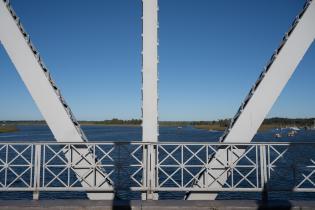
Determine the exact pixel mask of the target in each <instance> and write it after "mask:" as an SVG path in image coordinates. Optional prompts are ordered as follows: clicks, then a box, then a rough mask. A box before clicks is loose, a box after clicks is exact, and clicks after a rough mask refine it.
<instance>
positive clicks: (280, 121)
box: [0, 117, 315, 127]
mask: <svg viewBox="0 0 315 210" xmlns="http://www.w3.org/2000/svg"><path fill="white" fill-rule="evenodd" d="M314 122H315V118H295V119H292V118H281V117H274V118H268V119H265V120H264V122H263V125H277V126H278V127H284V126H293V125H295V126H298V127H310V126H313V125H314ZM0 123H1V124H7V125H43V124H46V122H45V121H44V120H36V121H28V120H22V121H0ZM79 123H80V124H82V125H141V123H142V120H141V119H131V120H122V119H118V118H113V119H111V120H103V121H79ZM229 124H230V119H220V120H212V121H160V122H159V125H161V126H198V125H217V126H220V127H227V126H228V125H229Z"/></svg>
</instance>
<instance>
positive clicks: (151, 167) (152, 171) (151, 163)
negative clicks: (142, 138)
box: [146, 143, 159, 200]
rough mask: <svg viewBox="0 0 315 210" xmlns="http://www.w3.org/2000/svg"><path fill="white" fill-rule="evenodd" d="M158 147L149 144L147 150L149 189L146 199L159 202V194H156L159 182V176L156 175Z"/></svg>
mask: <svg viewBox="0 0 315 210" xmlns="http://www.w3.org/2000/svg"><path fill="white" fill-rule="evenodd" d="M156 152H157V149H156V145H155V144H152V143H150V144H148V149H147V156H146V157H147V164H146V166H147V168H146V170H147V173H146V174H147V177H146V181H147V182H146V184H147V187H148V190H147V194H146V199H147V200H158V197H159V196H158V194H157V193H155V192H154V189H155V187H156V182H157V181H158V178H157V174H156Z"/></svg>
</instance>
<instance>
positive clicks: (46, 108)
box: [0, 0, 113, 200]
mask: <svg viewBox="0 0 315 210" xmlns="http://www.w3.org/2000/svg"><path fill="white" fill-rule="evenodd" d="M0 28H1V30H0V40H1V43H2V45H3V46H4V48H5V50H6V52H7V53H8V55H9V57H10V59H11V61H12V63H13V64H14V66H15V68H16V70H17V71H18V73H19V75H20V76H21V78H22V80H23V82H24V84H25V85H26V87H27V89H28V91H29V92H30V94H31V96H32V98H33V99H34V101H35V103H36V105H37V107H38V109H39V110H40V112H41V113H42V115H43V117H44V118H45V120H46V122H47V124H48V126H49V128H50V129H51V131H52V133H53V134H54V137H55V139H56V140H57V141H58V142H83V141H86V140H87V139H86V137H85V135H84V133H83V132H82V130H81V128H80V125H79V124H78V122H77V121H76V119H75V118H74V116H73V114H72V112H71V110H70V108H69V106H68V105H67V104H66V102H65V100H64V98H63V97H62V96H61V93H60V90H59V89H58V88H57V86H56V85H55V83H54V81H53V80H52V78H51V75H50V73H49V72H48V69H47V67H46V66H45V65H44V63H43V61H42V58H41V57H40V55H39V53H38V51H37V50H36V48H35V47H34V45H33V44H32V42H31V40H30V37H29V36H28V34H27V33H26V32H25V30H24V29H23V26H22V25H21V23H20V20H19V18H18V17H17V15H16V14H15V12H14V11H13V9H12V8H11V6H10V4H9V2H8V1H5V0H1V1H0ZM81 150H82V154H84V156H82V155H81V156H80V155H78V156H77V157H74V158H78V159H77V161H79V160H80V159H82V158H83V157H85V158H86V159H88V160H89V161H96V157H94V156H93V154H92V151H90V150H89V149H88V148H82V149H81ZM66 154H67V153H66ZM83 168H84V166H82V167H81V169H80V168H78V169H73V170H74V171H75V173H76V174H77V175H78V177H82V176H85V177H86V179H87V180H90V181H92V180H94V177H92V176H90V177H89V176H86V169H83ZM98 179H102V177H98ZM81 184H82V186H88V185H87V182H81ZM108 184H110V183H108ZM87 195H88V197H89V198H90V199H102V200H103V199H112V198H113V194H112V193H88V194H87Z"/></svg>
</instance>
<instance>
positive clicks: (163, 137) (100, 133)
mask: <svg viewBox="0 0 315 210" xmlns="http://www.w3.org/2000/svg"><path fill="white" fill-rule="evenodd" d="M82 128H83V130H84V132H85V134H86V135H87V137H88V139H89V140H90V141H123V142H126V141H127V142H129V141H140V140H141V127H137V126H82ZM275 132H277V131H267V132H260V133H258V134H257V135H256V136H255V137H254V141H255V142H275V141H278V142H315V131H300V132H298V134H297V135H296V136H294V137H287V136H286V135H284V137H283V138H278V139H275V138H274V134H275ZM221 135H222V132H210V131H207V130H200V129H195V128H194V127H190V126H186V127H183V128H181V129H179V128H177V127H160V136H159V140H160V141H162V142H163V141H172V142H216V141H218V138H219V137H220V136H221ZM38 141H55V140H54V137H53V135H52V133H51V131H50V130H49V128H48V127H47V126H44V125H34V126H19V131H18V132H14V133H2V134H0V142H38ZM313 151H314V150H313ZM293 153H294V151H293ZM293 153H292V154H293ZM296 155H300V154H293V155H292V157H293V158H294V157H295V156H296ZM310 179H311V180H312V181H314V182H315V175H313V176H311V177H310ZM278 184H279V185H284V186H285V185H286V183H285V182H281V180H280V181H278ZM120 197H121V199H129V198H132V199H139V193H138V194H137V193H135V195H133V196H131V197H130V195H128V193H125V194H124V193H122V194H121V196H120ZM182 197H183V193H160V198H161V199H182ZM40 198H41V199H86V196H85V193H80V192H49V193H41V194H40ZM260 198H261V194H260V193H244V192H242V193H240V192H238V193H219V196H218V199H260ZM269 198H270V199H303V200H304V199H305V200H312V199H315V193H284V192H273V193H269ZM0 199H2V200H5V199H32V193H31V192H1V193H0Z"/></svg>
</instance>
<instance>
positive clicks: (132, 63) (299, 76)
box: [0, 0, 315, 120]
mask: <svg viewBox="0 0 315 210" xmlns="http://www.w3.org/2000/svg"><path fill="white" fill-rule="evenodd" d="M11 2H12V5H13V8H14V9H15V11H16V12H17V14H18V16H19V17H20V18H21V21H22V23H23V25H24V27H25V29H26V30H27V31H28V33H29V34H30V36H31V38H32V40H33V42H34V43H35V46H36V47H37V48H38V49H39V51H40V53H41V55H42V57H43V59H44V61H45V63H46V64H47V66H48V67H49V69H50V71H51V73H52V75H53V77H54V79H55V81H56V82H57V85H58V86H59V87H60V88H61V91H62V93H63V95H64V97H65V98H66V100H67V102H68V103H69V105H70V107H71V108H72V110H73V112H74V113H75V115H76V117H77V118H78V119H80V120H103V119H110V118H113V117H118V118H123V119H129V118H140V117H141V28H142V26H141V24H142V23H141V13H142V8H141V1H140V0H90V1H83V0H46V1H42V0H27V1H21V0H12V1H11ZM303 3H304V1H302V0H290V1H288V0H277V1H274V0H264V1H259V0H227V1H218V0H216V1H214V0H160V1H159V7H160V12H159V22H160V30H159V39H160V46H159V57H160V65H159V76H160V83H159V96H160V101H159V111H160V114H159V116H160V119H161V120H213V119H219V118H228V117H232V116H233V115H234V114H235V112H236V110H237V109H238V107H239V105H240V103H241V102H242V100H243V99H244V97H245V96H246V94H247V92H248V91H249V89H250V87H251V86H252V85H253V83H254V82H255V80H256V78H257V77H258V75H259V73H260V72H261V70H262V68H263V66H264V65H265V63H266V62H267V60H268V59H269V57H270V56H271V55H272V53H273V51H274V50H275V49H276V48H277V47H278V44H279V43H280V40H281V39H282V36H283V34H284V33H285V32H286V31H287V30H288V28H289V26H290V24H291V23H292V21H293V19H294V17H295V16H296V15H297V14H298V12H299V11H300V9H301V8H302V6H303ZM1 30H3V29H1ZM313 45H314V44H313ZM314 57H315V48H314V46H312V47H311V48H310V50H309V51H308V53H307V54H306V55H305V57H304V59H303V61H302V62H301V63H300V65H299V67H298V69H297V71H296V72H295V74H294V75H293V77H292V78H291V80H290V81H289V83H288V85H287V86H286V88H285V90H284V91H283V92H282V94H281V96H280V97H279V99H278V101H277V102H276V104H275V105H274V107H273V109H272V110H271V112H270V113H269V117H272V116H281V117H312V116H315V109H314V107H315V99H314V96H313V95H312V90H314V88H315V83H314V82H313V80H314V76H315V71H314V69H315V59H314ZM0 74H1V77H0V90H1V91H0V97H1V99H2V100H1V104H0V119H1V120H22V119H23V120H26V119H27V120H35V119H42V116H41V114H40V113H39V111H38V110H37V108H36V105H35V104H34V102H33V100H32V99H31V97H30V95H29V93H28V92H27V90H26V88H25V86H24V84H23V82H22V81H21V79H20V78H19V76H18V74H17V72H16V70H15V68H14V66H13V65H12V63H11V61H10V59H9V58H8V56H7V55H6V53H5V51H4V49H3V48H2V46H1V48H0Z"/></svg>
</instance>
